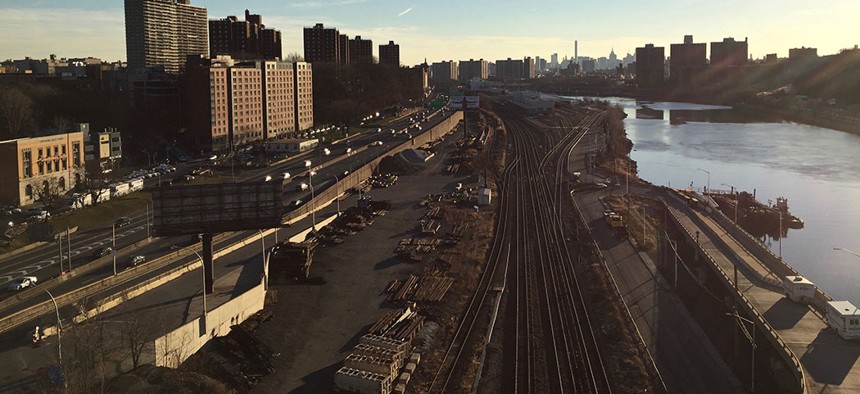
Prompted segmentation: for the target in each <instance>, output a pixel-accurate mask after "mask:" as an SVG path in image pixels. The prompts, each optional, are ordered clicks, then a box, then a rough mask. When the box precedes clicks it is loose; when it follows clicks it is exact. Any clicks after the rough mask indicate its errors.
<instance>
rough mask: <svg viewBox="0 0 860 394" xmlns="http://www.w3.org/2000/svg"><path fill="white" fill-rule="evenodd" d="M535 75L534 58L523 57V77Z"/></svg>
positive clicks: (530, 77)
mask: <svg viewBox="0 0 860 394" xmlns="http://www.w3.org/2000/svg"><path fill="white" fill-rule="evenodd" d="M534 77H535V60H534V59H532V58H530V57H526V58H525V59H523V78H525V79H533V78H534Z"/></svg>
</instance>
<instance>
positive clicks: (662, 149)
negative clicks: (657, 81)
mask: <svg viewBox="0 0 860 394" xmlns="http://www.w3.org/2000/svg"><path fill="white" fill-rule="evenodd" d="M609 100H610V101H611V102H613V103H616V104H618V105H620V106H622V107H623V108H624V111H625V113H627V119H625V127H626V129H627V134H628V137H629V138H630V140H632V141H633V152H631V157H632V158H633V159H634V160H635V161H636V162H637V163H638V169H639V176H640V177H641V178H642V179H645V180H648V181H649V182H652V183H654V184H658V185H665V186H672V187H676V188H680V187H689V186H690V184H691V183H692V185H693V187H694V188H695V189H701V188H702V187H703V186H705V185H706V184H707V183H708V177H709V174H708V173H710V187H711V188H712V189H715V190H716V189H724V190H729V189H730V186H728V185H731V186H734V187H736V188H738V189H739V190H744V191H749V192H753V190H755V192H756V197H757V199H758V200H759V201H761V202H764V203H767V202H768V200H773V201H775V200H776V198H777V197H778V196H785V197H786V198H788V205H789V209H790V211H791V212H792V213H793V214H795V215H796V216H798V217H800V218H801V219H803V220H804V221H805V226H804V228H803V229H801V230H789V231H788V235H787V236H786V237H785V238H784V239H782V246H781V249H782V257H783V259H784V260H785V261H786V262H788V263H789V264H791V265H792V266H793V267H795V268H796V269H797V270H798V271H799V272H800V273H801V274H803V275H805V276H806V277H807V278H809V279H810V280H811V281H813V282H814V283H815V284H816V285H818V286H819V287H820V288H821V289H823V290H824V291H825V292H827V293H828V294H830V295H831V296H832V297H833V298H834V299H836V300H846V299H847V300H849V301H851V302H852V303H853V304H854V305H858V306H860V255H858V254H860V176H859V175H860V137H858V136H856V135H853V134H848V133H844V132H841V131H836V130H831V129H826V128H821V127H815V126H808V125H803V124H797V123H791V122H784V121H781V120H780V119H774V118H772V117H767V116H758V115H755V114H749V113H740V112H739V111H735V110H732V109H731V108H730V107H719V106H710V105H700V104H688V103H671V102H637V101H636V100H635V99H628V98H610V99H609ZM670 119H671V121H670ZM766 242H767V244H769V246H770V248H771V250H772V251H773V252H774V254H777V255H779V253H780V245H779V244H780V242H779V241H775V240H771V239H768V240H767V241H766ZM834 248H842V249H845V250H837V249H834ZM855 253H858V254H855Z"/></svg>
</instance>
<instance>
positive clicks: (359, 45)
mask: <svg viewBox="0 0 860 394" xmlns="http://www.w3.org/2000/svg"><path fill="white" fill-rule="evenodd" d="M349 63H350V64H357V63H373V41H371V40H364V39H362V38H361V36H355V38H354V39H352V40H349Z"/></svg>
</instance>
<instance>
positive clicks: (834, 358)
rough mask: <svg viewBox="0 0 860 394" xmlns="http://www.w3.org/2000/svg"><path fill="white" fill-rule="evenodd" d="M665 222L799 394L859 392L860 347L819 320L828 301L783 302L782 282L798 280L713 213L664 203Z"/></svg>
mask: <svg viewBox="0 0 860 394" xmlns="http://www.w3.org/2000/svg"><path fill="white" fill-rule="evenodd" d="M664 202H665V203H666V208H667V211H668V217H669V218H670V220H671V221H672V222H674V224H675V225H677V226H678V227H679V228H680V229H681V230H682V233H683V234H684V236H685V238H686V241H687V243H688V244H690V245H692V246H693V247H694V248H696V249H697V250H698V251H699V252H700V253H701V255H700V257H701V258H702V259H703V260H704V261H705V263H706V264H708V265H709V266H710V267H711V268H712V270H713V271H714V272H716V273H717V276H718V277H719V278H720V280H721V281H722V282H723V284H724V285H726V287H727V288H729V289H734V292H735V293H736V297H737V304H738V305H739V307H740V309H744V310H745V312H746V313H747V315H748V316H753V317H754V318H753V319H752V321H754V322H755V324H756V327H757V328H758V332H764V333H766V334H767V338H766V339H767V340H768V341H770V342H771V343H772V344H773V345H774V347H775V348H776V349H777V351H778V352H779V353H780V355H781V357H782V358H783V359H784V361H785V362H786V364H787V365H788V366H789V367H790V368H791V369H792V370H791V371H789V372H790V373H791V375H792V376H793V377H794V379H795V380H796V384H797V386H796V387H797V388H798V389H799V391H801V392H804V393H806V392H809V393H821V392H852V393H856V392H860V362H858V358H860V343H857V342H852V341H848V340H844V339H842V338H841V337H840V336H839V335H837V334H836V332H835V331H834V330H832V329H830V328H829V327H828V326H827V323H826V322H825V320H824V316H825V315H826V304H827V301H831V299H830V297H829V296H827V295H826V294H825V293H824V292H822V291H821V290H820V289H816V294H815V297H814V298H813V299H812V300H810V304H809V305H805V304H801V303H796V302H794V301H791V300H790V299H789V298H787V297H785V296H784V290H783V286H782V283H783V281H784V280H785V279H784V278H785V277H786V276H794V275H800V274H799V273H798V272H797V271H796V270H795V269H794V268H792V267H791V266H789V265H788V264H785V263H784V262H783V261H782V260H780V259H779V258H777V257H776V256H774V255H773V253H771V252H770V251H769V250H768V249H767V248H765V247H764V246H763V245H762V244H761V243H759V242H758V241H757V240H756V239H755V238H753V237H752V236H751V235H749V234H748V233H746V232H745V231H744V230H743V229H741V228H740V227H738V226H736V225H735V224H734V223H733V222H731V221H730V220H729V219H728V218H727V217H726V216H725V215H723V214H722V213H721V212H719V211H718V210H715V211H714V212H712V213H705V212H701V211H698V210H693V209H691V208H689V207H688V206H687V205H686V203H685V202H684V201H683V200H682V199H681V198H679V197H678V196H677V195H674V194H671V193H670V196H669V197H668V198H665V199H664Z"/></svg>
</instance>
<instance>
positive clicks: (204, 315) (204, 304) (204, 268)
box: [191, 249, 206, 325]
mask: <svg viewBox="0 0 860 394" xmlns="http://www.w3.org/2000/svg"><path fill="white" fill-rule="evenodd" d="M191 252H193V253H194V254H195V255H197V258H198V259H200V268H202V269H203V319H204V320H205V319H206V263H204V262H203V257H201V256H200V253H197V251H196V250H193V249H192V250H191ZM203 324H204V325H206V322H205V321H204V322H203Z"/></svg>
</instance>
